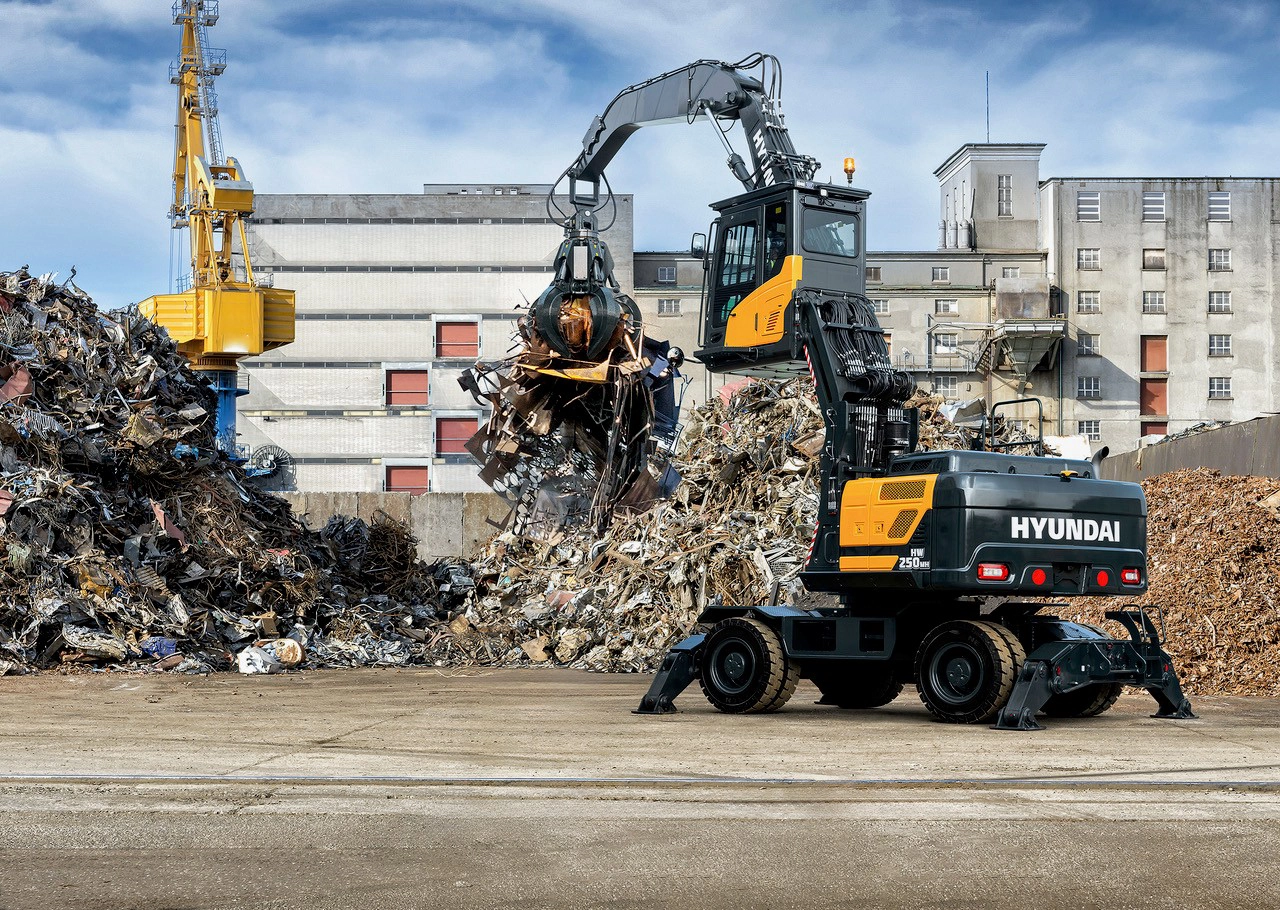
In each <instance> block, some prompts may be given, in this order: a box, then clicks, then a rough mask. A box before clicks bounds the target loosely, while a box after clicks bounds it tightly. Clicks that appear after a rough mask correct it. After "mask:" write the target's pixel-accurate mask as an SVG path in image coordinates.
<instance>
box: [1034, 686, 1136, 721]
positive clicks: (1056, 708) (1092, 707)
mask: <svg viewBox="0 0 1280 910" xmlns="http://www.w3.org/2000/svg"><path fill="white" fill-rule="evenodd" d="M1123 691H1124V686H1122V685H1120V684H1119V683H1095V684H1094V685H1092V686H1082V687H1081V688H1079V689H1076V690H1074V691H1072V692H1062V693H1059V694H1058V695H1054V696H1051V697H1050V698H1049V700H1048V701H1047V702H1045V703H1044V708H1043V709H1042V710H1043V711H1044V713H1045V714H1048V715H1049V716H1050V717H1096V716H1097V715H1099V714H1101V713H1102V712H1103V711H1107V710H1109V709H1110V708H1111V706H1112V705H1114V704H1115V703H1116V700H1117V699H1118V698H1119V697H1120V693H1121V692H1123Z"/></svg>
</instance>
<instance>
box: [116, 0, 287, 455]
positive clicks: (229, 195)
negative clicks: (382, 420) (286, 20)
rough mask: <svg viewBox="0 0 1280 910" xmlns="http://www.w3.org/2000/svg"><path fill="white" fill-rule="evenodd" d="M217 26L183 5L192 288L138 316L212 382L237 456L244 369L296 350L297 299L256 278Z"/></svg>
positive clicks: (208, 4) (183, 146)
mask: <svg viewBox="0 0 1280 910" xmlns="http://www.w3.org/2000/svg"><path fill="white" fill-rule="evenodd" d="M217 21H218V2H217V0H178V2H176V3H174V5H173V22H174V24H175V25H178V26H181V28H182V47H181V51H180V53H179V56H178V60H177V61H176V62H175V63H174V64H172V66H171V67H170V73H169V81H170V82H172V83H173V84H175V85H177V86H178V122H177V124H176V129H177V136H176V141H175V143H174V163H173V206H172V208H171V209H170V210H169V218H170V221H171V222H172V224H173V227H174V228H175V229H176V230H181V229H184V228H185V229H188V230H189V231H190V237H191V279H190V285H189V286H188V287H187V288H185V289H184V290H181V291H180V292H179V293H176V294H157V295H156V296H154V297H148V298H147V299H146V300H144V301H142V303H140V304H139V305H138V307H139V309H140V310H141V312H142V314H143V315H144V316H146V317H147V318H148V319H150V320H151V321H153V322H155V323H156V324H157V325H161V326H164V328H165V329H167V330H168V332H169V337H171V338H172V339H173V340H174V341H175V342H177V343H178V348H179V350H181V351H182V353H184V354H185V355H186V356H187V358H188V359H189V360H190V361H191V366H192V368H194V369H196V370H200V371H201V372H203V373H205V374H206V375H207V377H208V379H209V384H210V386H211V387H212V388H213V390H214V391H215V392H216V393H217V396H218V409H217V431H218V444H219V446H220V447H221V448H222V450H223V451H225V452H227V453H228V454H230V455H234V454H235V452H236V445H235V440H236V398H237V397H239V395H241V394H245V391H246V390H242V389H240V388H239V383H238V382H237V372H238V362H239V360H240V359H241V358H243V357H249V356H253V355H256V354H261V353H263V352H264V351H270V350H272V349H274V348H278V347H281V346H282V345H286V344H289V343H290V342H291V341H293V337H294V292H293V291H286V290H282V289H279V288H274V287H265V286H262V285H261V284H260V283H259V282H258V281H257V280H255V278H254V274H253V258H252V256H251V255H250V253H249V242H248V238H247V236H246V235H245V227H244V219H245V218H247V217H248V216H249V215H250V214H251V213H252V212H253V205H254V202H253V184H252V183H250V182H249V181H248V180H247V179H246V178H245V174H244V168H242V167H241V166H240V162H238V161H237V160H236V159H235V158H225V159H224V158H223V154H222V140H221V136H220V134H219V130H218V120H217V117H218V101H217V94H216V92H215V91H214V87H213V80H214V77H215V76H217V75H219V74H221V73H222V71H223V70H224V69H225V68H226V52H225V51H222V50H216V49H213V48H210V47H209V44H208V33H207V29H208V27H209V26H211V25H213V24H215V23H216V22H217ZM237 251H238V252H239V255H240V259H241V262H242V263H243V265H242V266H240V268H239V269H238V268H237V265H236V263H235V262H234V261H233V256H234V255H235V254H236V252H237Z"/></svg>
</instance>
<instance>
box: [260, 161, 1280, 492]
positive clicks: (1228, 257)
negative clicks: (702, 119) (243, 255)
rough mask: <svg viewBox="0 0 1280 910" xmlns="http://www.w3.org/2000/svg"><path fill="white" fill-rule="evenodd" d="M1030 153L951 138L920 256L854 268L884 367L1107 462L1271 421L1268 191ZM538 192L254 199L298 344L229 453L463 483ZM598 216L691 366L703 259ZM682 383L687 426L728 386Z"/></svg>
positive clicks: (699, 372) (1260, 183)
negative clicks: (1193, 434)
mask: <svg viewBox="0 0 1280 910" xmlns="http://www.w3.org/2000/svg"><path fill="white" fill-rule="evenodd" d="M1043 148H1044V146H1043V145H1042V144H1035V143H981V144H979V143H975V144H968V145H965V146H962V147H961V148H960V149H958V150H956V151H955V152H954V153H953V154H952V155H950V156H949V157H948V158H947V160H946V161H944V162H943V164H942V165H941V166H940V167H939V168H938V169H937V170H936V171H935V172H934V176H935V178H936V179H937V180H938V188H939V206H940V219H939V223H938V248H937V249H935V250H925V251H921V250H907V251H884V252H870V253H868V257H867V263H868V265H867V275H866V277H867V296H868V297H869V298H871V299H872V301H873V302H874V304H875V307H876V311H877V314H878V317H879V319H880V321H881V323H882V325H883V326H884V329H885V332H886V334H887V335H888V341H889V346H890V353H891V354H892V356H893V359H894V363H895V364H896V365H897V366H898V367H899V368H901V369H904V370H906V371H908V372H910V373H911V374H912V375H913V376H914V377H915V378H916V381H917V383H918V384H919V385H920V386H922V387H924V388H929V389H932V390H935V391H937V392H938V393H940V394H942V395H943V396H945V397H947V398H950V399H965V398H974V397H979V396H982V397H985V398H986V399H987V401H988V402H989V403H994V402H997V401H1001V400H1007V399H1016V398H1023V397H1034V398H1036V399H1038V400H1039V402H1040V404H1039V406H1033V405H1021V406H1018V407H1016V408H1014V409H1013V410H1012V411H1011V412H1010V416H1012V417H1014V418H1015V419H1018V420H1020V421H1026V422H1028V423H1029V424H1030V423H1033V422H1034V421H1035V420H1036V418H1037V417H1043V423H1042V426H1043V428H1044V431H1045V433H1046V434H1048V435H1071V434H1081V435H1084V436H1086V437H1087V438H1088V439H1089V440H1090V441H1092V442H1093V443H1095V444H1105V445H1108V446H1110V447H1111V449H1112V451H1122V450H1127V449H1131V448H1133V447H1135V446H1136V445H1137V444H1138V442H1139V439H1140V438H1141V437H1144V436H1150V435H1158V434H1164V433H1176V432H1179V431H1181V430H1183V429H1186V428H1187V427H1190V426H1192V425H1194V424H1197V423H1200V422H1203V421H1206V420H1223V421H1236V420H1245V419H1249V418H1252V417H1256V416H1258V415H1260V414H1265V413H1273V412H1276V411H1277V410H1280V402H1277V395H1276V392H1275V390H1274V386H1275V382H1274V367H1273V365H1274V363H1275V361H1276V350H1277V343H1278V336H1280V322H1278V321H1277V317H1276V315H1275V311H1274V307H1273V305H1272V300H1273V298H1274V293H1275V289H1276V287H1277V285H1278V284H1280V180H1277V179H1272V178H1267V179H1241V178H1113V177H1103V178H1050V179H1043V180H1042V179H1041V178H1040V173H1039V169H1040V155H1041V152H1042V150H1043ZM548 189H549V188H548V187H546V186H536V185H535V186H529V185H500V184H474V185H456V186H455V185H429V186H427V187H425V188H424V192H423V193H422V194H421V195H409V194H406V195H385V196H334V195H289V196H284V195H276V196H271V195H267V196H260V197H259V204H258V209H257V211H256V213H255V216H254V218H253V221H252V223H251V224H250V231H251V236H252V242H253V245H254V250H255V255H256V257H257V261H258V265H257V268H258V270H259V272H260V273H265V274H268V275H270V276H271V277H272V278H273V279H274V280H275V282H276V283H277V284H278V285H280V286H281V287H290V288H294V289H296V290H297V292H298V295H297V301H298V303H297V306H298V323H297V341H296V342H294V343H293V344H292V345H289V346H287V347H284V348H281V349H279V350H276V351H272V352H270V353H267V354H264V355H262V356H260V357H256V358H251V359H248V360H245V361H244V362H243V364H242V365H243V366H244V367H245V369H246V372H247V374H248V377H249V395H248V396H247V397H246V398H244V399H242V401H241V411H240V413H241V418H242V419H241V424H240V430H241V442H242V443H247V444H249V445H250V446H251V447H257V446H263V445H275V446H278V447H280V448H281V449H283V450H285V451H286V452H288V453H289V454H290V455H291V456H292V458H293V460H294V468H293V471H294V478H293V483H292V485H293V486H295V487H296V488H297V489H300V490H335V491H351V490H355V491H360V490H407V491H410V492H426V491H468V490H480V489H484V488H485V487H484V485H483V484H482V483H481V481H480V480H479V479H478V477H477V469H476V467H475V465H474V463H473V462H472V461H471V459H470V458H469V456H468V455H467V454H466V453H465V452H464V451H463V448H462V444H463V442H464V441H465V440H466V439H467V438H468V437H469V436H470V434H471V432H472V431H473V430H474V428H475V427H476V426H477V423H478V421H481V420H483V419H484V413H483V411H482V409H481V408H480V407H479V406H478V405H477V404H476V403H475V402H474V401H473V400H472V399H471V398H470V396H468V395H467V394H466V393H464V392H463V391H462V389H461V388H459V386H458V383H457V378H458V376H459V375H460V373H461V371H462V370H463V369H464V368H465V367H467V366H468V365H469V364H470V363H471V362H473V361H474V360H475V359H477V358H487V359H496V358H499V357H501V356H503V355H504V354H505V353H506V351H507V350H508V348H509V345H510V339H511V337H512V332H513V330H514V325H515V323H514V320H515V318H516V317H517V316H518V315H519V313H520V312H521V311H522V310H523V309H525V307H526V301H529V300H533V299H534V298H535V297H536V296H537V295H538V294H539V293H540V292H541V291H542V290H543V288H544V287H545V286H546V284H547V282H548V280H549V278H550V275H551V265H552V262H551V260H552V257H553V255H554V252H555V250H556V248H557V245H558V244H559V242H560V240H561V238H562V236H563V231H562V228H561V225H560V222H559V220H558V218H557V217H555V213H551V214H550V215H549V214H548V212H547V211H546V204H545V196H546V193H547V191H548ZM618 203H619V209H618V213H619V214H618V219H617V222H616V223H615V224H614V226H613V227H612V228H611V229H610V230H609V232H608V233H607V234H606V237H607V239H608V241H609V244H610V248H611V250H612V252H613V254H614V258H615V260H616V265H617V269H616V271H617V274H618V277H619V281H620V283H621V284H622V286H623V290H624V291H626V292H628V293H633V294H634V297H635V299H636V301H637V303H638V304H639V306H640V309H641V312H642V314H643V316H644V319H645V323H646V326H647V328H648V331H649V333H650V334H651V335H653V336H654V337H657V338H661V339H665V340H669V341H670V342H671V343H672V344H674V345H677V346H679V347H680V348H682V349H683V350H684V351H685V353H686V354H687V355H691V354H692V353H693V352H694V351H696V350H697V349H698V346H699V345H698V339H699V330H700V325H701V322H700V314H699V310H700V302H701V290H702V278H703V268H702V262H701V260H700V259H697V258H695V257H693V256H691V255H690V254H689V253H688V252H687V251H654V252H649V251H641V252H635V253H634V254H633V251H632V242H633V241H632V229H633V223H632V198H631V197H630V196H625V195H620V196H619V197H618ZM874 206H875V200H874V198H873V200H872V207H873V211H874ZM872 236H873V237H874V234H873V235H872ZM684 373H685V376H686V385H685V388H684V406H685V411H686V413H687V412H688V410H689V409H691V408H693V407H696V406H697V405H698V404H700V403H702V402H703V401H705V400H707V398H708V397H710V396H711V395H712V394H714V393H715V390H716V389H717V388H719V387H720V386H722V385H723V384H724V383H725V382H726V381H727V380H731V379H733V378H734V377H725V376H720V375H713V374H709V373H707V372H706V370H705V369H704V368H703V367H702V366H701V365H700V364H698V363H696V362H694V361H692V360H689V361H687V362H686V365H685V368H684Z"/></svg>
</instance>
